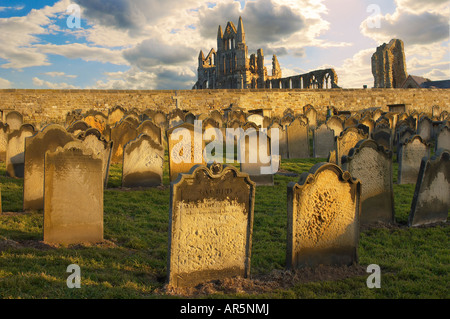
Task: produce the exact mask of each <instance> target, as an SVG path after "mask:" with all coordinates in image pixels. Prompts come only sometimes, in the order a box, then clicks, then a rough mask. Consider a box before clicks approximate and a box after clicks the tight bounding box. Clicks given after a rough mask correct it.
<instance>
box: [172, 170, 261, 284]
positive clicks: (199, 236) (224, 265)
mask: <svg viewBox="0 0 450 319" xmlns="http://www.w3.org/2000/svg"><path fill="white" fill-rule="evenodd" d="M254 202H255V184H254V183H253V182H252V181H251V180H250V178H249V176H248V175H247V174H245V173H241V172H239V171H238V170H237V169H236V168H234V167H232V166H225V167H223V168H222V165H221V164H215V163H214V164H212V165H210V166H209V167H205V166H203V165H198V166H195V167H194V168H192V170H191V171H190V172H189V174H180V175H179V177H178V179H177V180H176V181H175V182H172V183H171V186H170V214H169V253H168V265H167V270H168V276H167V277H168V285H169V286H171V287H187V286H191V287H193V286H196V285H197V284H199V283H202V282H207V281H211V280H220V279H224V278H229V277H235V276H241V277H249V274H250V257H251V246H252V231H253V212H254Z"/></svg>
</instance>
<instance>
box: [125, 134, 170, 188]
mask: <svg viewBox="0 0 450 319" xmlns="http://www.w3.org/2000/svg"><path fill="white" fill-rule="evenodd" d="M163 168H164V148H163V147H162V146H161V144H160V143H158V142H157V141H155V139H154V138H153V137H151V136H148V135H145V134H141V135H139V136H138V137H137V138H136V139H135V140H133V141H130V142H128V143H127V144H126V145H125V148H124V150H123V169H122V187H152V186H159V185H161V184H162V178H163Z"/></svg>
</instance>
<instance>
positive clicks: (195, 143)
mask: <svg viewBox="0 0 450 319" xmlns="http://www.w3.org/2000/svg"><path fill="white" fill-rule="evenodd" d="M166 135H167V145H168V150H169V177H170V181H171V182H172V181H174V180H176V179H177V177H178V174H180V173H187V172H189V171H190V170H191V168H192V167H193V166H195V165H197V164H202V165H205V164H206V162H205V159H204V157H203V150H204V149H205V142H204V140H203V138H202V129H201V127H200V128H197V129H195V126H194V125H192V124H189V123H183V124H181V125H179V126H177V127H173V128H171V129H169V130H167V131H166Z"/></svg>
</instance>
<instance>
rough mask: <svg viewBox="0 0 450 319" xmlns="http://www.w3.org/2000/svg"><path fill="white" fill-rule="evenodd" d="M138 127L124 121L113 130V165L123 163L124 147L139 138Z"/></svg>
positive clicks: (118, 123)
mask: <svg viewBox="0 0 450 319" xmlns="http://www.w3.org/2000/svg"><path fill="white" fill-rule="evenodd" d="M137 127H138V125H137V124H136V123H135V124H132V123H131V122H130V121H126V120H125V119H122V120H121V121H120V122H117V123H116V124H115V125H114V127H112V128H111V140H112V141H113V149H112V154H111V163H113V164H116V163H122V160H123V147H124V146H125V144H127V143H128V142H129V141H131V140H134V139H135V138H136V137H137Z"/></svg>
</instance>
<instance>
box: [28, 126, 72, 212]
mask: <svg viewBox="0 0 450 319" xmlns="http://www.w3.org/2000/svg"><path fill="white" fill-rule="evenodd" d="M75 139H76V138H75V136H73V135H72V134H70V133H68V132H67V131H66V130H65V128H64V127H63V126H61V125H58V124H51V125H48V126H46V127H44V128H43V129H42V131H40V132H38V133H36V134H35V135H33V136H31V137H27V138H26V139H25V172H24V182H23V209H24V210H32V209H35V210H38V209H43V208H44V158H45V153H46V152H47V151H50V152H54V151H55V150H56V149H57V148H58V147H62V146H64V145H66V144H67V143H68V142H71V141H74V140H75Z"/></svg>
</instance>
